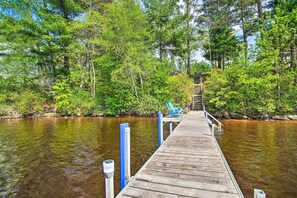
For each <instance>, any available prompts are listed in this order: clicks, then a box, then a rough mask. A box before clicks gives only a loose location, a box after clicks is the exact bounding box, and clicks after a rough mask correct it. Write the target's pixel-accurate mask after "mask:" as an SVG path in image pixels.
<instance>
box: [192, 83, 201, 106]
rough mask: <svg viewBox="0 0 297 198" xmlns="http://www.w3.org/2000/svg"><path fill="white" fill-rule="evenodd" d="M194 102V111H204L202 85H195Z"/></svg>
mask: <svg viewBox="0 0 297 198" xmlns="http://www.w3.org/2000/svg"><path fill="white" fill-rule="evenodd" d="M192 100H193V103H192V110H196V111H199V110H203V101H202V86H201V84H194V89H193V96H192Z"/></svg>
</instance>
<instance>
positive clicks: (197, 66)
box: [191, 61, 211, 76]
mask: <svg viewBox="0 0 297 198" xmlns="http://www.w3.org/2000/svg"><path fill="white" fill-rule="evenodd" d="M210 69H211V65H210V64H209V63H207V62H205V61H200V62H197V63H194V64H193V66H192V70H191V75H192V76H194V75H195V74H196V75H197V74H198V73H203V72H209V71H210Z"/></svg>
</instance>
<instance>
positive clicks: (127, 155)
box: [125, 127, 131, 184]
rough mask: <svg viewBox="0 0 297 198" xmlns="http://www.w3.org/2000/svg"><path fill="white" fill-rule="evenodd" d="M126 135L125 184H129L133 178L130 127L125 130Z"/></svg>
mask: <svg viewBox="0 0 297 198" xmlns="http://www.w3.org/2000/svg"><path fill="white" fill-rule="evenodd" d="M125 133H126V151H127V153H126V159H127V160H126V174H125V175H126V181H125V184H127V183H128V182H129V180H130V177H131V161H130V156H131V152H130V127H126V128H125Z"/></svg>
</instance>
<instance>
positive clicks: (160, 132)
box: [158, 111, 163, 147]
mask: <svg viewBox="0 0 297 198" xmlns="http://www.w3.org/2000/svg"><path fill="white" fill-rule="evenodd" d="M162 142H163V121H162V113H161V111H159V112H158V147H160V146H161V144H162Z"/></svg>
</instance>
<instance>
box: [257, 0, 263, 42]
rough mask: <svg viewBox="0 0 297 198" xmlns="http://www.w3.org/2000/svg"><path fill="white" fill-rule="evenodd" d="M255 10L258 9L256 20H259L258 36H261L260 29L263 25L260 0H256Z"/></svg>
mask: <svg viewBox="0 0 297 198" xmlns="http://www.w3.org/2000/svg"><path fill="white" fill-rule="evenodd" d="M257 11H258V21H259V30H260V36H261V38H262V33H261V29H262V26H263V17H264V16H263V9H262V0H257Z"/></svg>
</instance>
